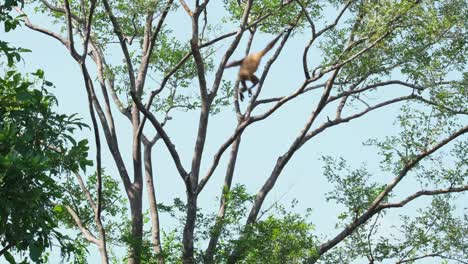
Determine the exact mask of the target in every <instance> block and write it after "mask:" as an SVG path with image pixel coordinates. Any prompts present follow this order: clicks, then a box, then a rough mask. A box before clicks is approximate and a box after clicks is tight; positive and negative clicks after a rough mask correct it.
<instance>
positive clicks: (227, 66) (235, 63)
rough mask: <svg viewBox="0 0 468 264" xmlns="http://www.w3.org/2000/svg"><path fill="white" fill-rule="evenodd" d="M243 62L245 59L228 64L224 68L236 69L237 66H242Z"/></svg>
mask: <svg viewBox="0 0 468 264" xmlns="http://www.w3.org/2000/svg"><path fill="white" fill-rule="evenodd" d="M243 61H244V59H242V60H238V61H233V62H230V63H228V64H226V66H224V68H231V67H235V66H240V65H241V64H242V62H243Z"/></svg>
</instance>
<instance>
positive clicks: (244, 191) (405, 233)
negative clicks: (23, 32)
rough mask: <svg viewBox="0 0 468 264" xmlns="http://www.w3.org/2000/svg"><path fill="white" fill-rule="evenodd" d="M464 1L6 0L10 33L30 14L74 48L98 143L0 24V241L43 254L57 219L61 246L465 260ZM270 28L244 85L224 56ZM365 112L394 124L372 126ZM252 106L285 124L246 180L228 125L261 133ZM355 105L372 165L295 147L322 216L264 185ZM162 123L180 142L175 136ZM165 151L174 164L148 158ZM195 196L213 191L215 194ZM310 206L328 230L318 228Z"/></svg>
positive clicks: (39, 257) (170, 257) (140, 259)
mask: <svg viewBox="0 0 468 264" xmlns="http://www.w3.org/2000/svg"><path fill="white" fill-rule="evenodd" d="M467 13H468V3H467V2H466V1H464V0H449V1H436V0H400V1H394V0H378V1H375V0H329V1H319V0H289V1H284V0H261V1H253V0H236V1H234V0H223V1H210V0H194V1H184V0H178V1H174V0H159V1H155V0H137V1H127V0H116V1H109V0H102V1H100V0H37V1H25V3H22V2H19V1H6V2H5V4H3V5H2V6H1V7H0V15H1V21H2V23H3V24H4V28H5V31H6V32H8V31H10V30H13V29H15V28H16V27H17V26H18V25H22V26H24V27H26V28H28V29H29V30H32V31H35V32H39V33H41V34H42V35H43V36H44V37H48V38H51V39H53V40H55V41H56V42H57V43H58V44H59V45H57V47H55V48H54V49H50V56H53V55H56V54H63V53H58V52H57V51H58V50H59V47H60V48H62V49H64V50H66V51H67V53H68V54H69V57H70V59H71V60H72V61H73V62H74V63H76V65H77V66H78V67H76V69H78V70H77V71H76V74H77V75H80V76H82V80H83V82H82V83H81V84H79V85H77V86H78V87H82V91H83V95H84V97H86V100H87V103H88V104H87V105H86V106H83V105H76V109H77V111H80V113H86V114H87V115H88V114H89V117H90V122H89V125H88V126H89V127H90V128H91V129H92V131H93V137H92V138H90V139H89V141H90V142H93V144H94V146H93V149H92V153H91V154H92V155H90V157H88V151H89V149H88V144H87V142H88V140H77V139H76V138H77V136H76V129H77V128H83V127H88V126H87V125H85V124H84V123H83V121H82V120H81V119H80V118H78V117H77V116H76V115H61V114H57V113H56V111H55V105H56V103H57V99H56V98H55V97H54V96H52V95H51V87H52V83H51V82H49V81H47V80H46V79H45V76H46V75H45V74H44V72H43V71H41V70H37V71H36V72H35V73H33V74H29V75H25V74H22V73H20V72H18V71H17V70H16V69H15V68H14V65H15V63H16V61H18V60H20V58H21V52H26V51H28V50H26V49H21V48H13V47H12V46H11V45H10V44H9V43H7V42H4V41H1V42H0V52H1V54H2V59H3V58H5V59H4V62H5V63H6V64H5V66H6V69H7V70H6V71H5V72H6V73H5V75H4V76H5V77H3V78H1V79H0V83H1V84H2V91H1V93H0V103H1V104H0V116H1V117H2V119H1V120H2V123H1V126H0V139H1V141H0V195H1V198H2V200H3V201H7V202H5V203H3V204H1V205H0V209H1V210H0V213H1V215H0V216H1V221H0V234H1V235H2V237H0V245H2V246H3V249H0V250H1V251H0V256H4V257H5V258H6V259H7V260H8V261H9V262H11V263H15V261H16V260H15V259H19V258H18V256H21V258H23V259H24V260H23V261H24V262H29V261H31V262H47V260H48V258H47V256H48V254H49V252H52V253H53V252H54V251H55V250H57V248H56V247H54V245H52V243H51V242H50V241H51V237H53V239H55V240H54V241H59V242H60V243H59V244H60V245H59V246H58V248H60V249H62V252H64V253H63V255H64V260H63V261H70V262H73V263H87V262H89V261H90V259H92V260H93V261H95V260H97V259H98V258H99V259H100V261H101V262H102V263H121V262H123V261H125V262H127V263H129V264H134V263H379V262H386V261H389V262H392V263H393V262H395V263H416V262H421V263H424V261H427V260H428V259H429V260H434V259H435V260H437V261H443V262H444V263H465V262H466V256H468V240H467V237H466V236H465V234H466V231H468V214H467V212H466V208H462V207H463V206H460V204H462V203H463V202H464V201H466V198H467V191H468V171H467V167H468V162H467V157H468V155H467V150H468V140H467V137H466V133H467V132H468V126H467V124H466V121H467V114H468V91H467V87H468V86H467V83H468V82H467V78H468V75H467V73H466V66H467V65H466V60H467V55H468V52H467V51H468V45H467V38H466V36H467V35H468V34H467V33H468V32H467V28H468V20H467V19H466V14H467ZM186 22H187V23H186ZM188 22H190V24H188ZM185 23H186V24H185ZM276 36H280V39H279V41H278V43H276V45H275V46H274V48H273V49H272V50H271V51H270V52H269V53H268V54H267V55H266V56H265V57H264V59H263V63H262V64H261V67H260V68H259V69H258V70H257V75H258V79H259V82H258V84H257V85H256V86H255V87H254V88H253V90H252V91H253V94H252V95H251V96H250V97H249V98H248V100H245V101H244V102H241V101H240V100H239V98H240V97H239V91H240V90H241V88H240V87H242V86H241V85H242V82H240V80H239V78H237V79H236V77H235V75H233V74H231V73H230V72H228V71H227V70H226V69H225V66H226V65H227V64H228V63H229V62H231V61H234V60H236V59H237V58H238V57H242V56H246V55H248V54H250V53H252V52H254V51H256V50H257V47H261V45H264V44H263V43H266V42H267V41H265V39H273V38H274V37H276ZM287 52H290V53H287ZM32 53H34V49H32ZM285 53H287V54H288V55H287V58H285V57H286V55H285ZM289 54H292V55H289ZM26 63H27V62H26ZM275 67H281V72H280V74H277V73H276V72H275V70H274V68H275ZM53 74H54V73H47V76H53ZM295 76H300V77H299V78H296V77H295ZM284 83H286V84H287V86H288V87H287V88H284V89H280V87H279V86H282V85H283V84H284ZM58 89H61V87H58ZM58 100H60V98H59V99H58ZM304 102H305V103H304ZM291 105H300V106H301V107H299V108H300V109H298V111H296V112H294V111H293V110H292V109H291ZM395 107H397V108H398V109H399V112H398V114H397V115H394V116H392V115H391V114H390V113H389V112H390V110H391V109H395ZM58 110H60V107H59V108H58ZM385 112H387V113H385ZM181 113H183V114H184V115H186V116H189V119H190V120H192V121H193V122H194V123H196V125H195V127H196V129H193V130H192V129H187V127H189V126H188V124H187V121H186V120H185V121H184V119H180V120H178V119H177V118H176V117H180V116H181V115H180V114H181ZM281 113H286V115H281ZM216 115H221V116H222V118H223V120H224V125H225V127H224V129H226V130H227V131H228V133H229V134H228V135H222V136H223V138H222V139H221V140H222V141H221V143H220V140H214V138H215V136H214V135H213V134H212V133H211V134H210V132H212V131H213V130H212V129H213V125H212V122H213V121H210V120H213V119H214V118H215V116H216ZM372 115H377V116H379V115H380V117H381V119H384V120H382V122H386V123H390V124H392V123H393V126H394V128H395V131H397V132H396V133H392V131H389V133H388V134H386V136H385V137H378V138H374V137H373V133H372V132H373V129H374V128H375V127H376V125H375V124H373V123H372V122H370V121H369V119H368V117H369V116H372ZM285 116H286V118H297V119H298V120H302V121H301V122H302V126H301V128H300V129H297V128H294V127H288V126H287V125H283V124H286V122H284V120H281V118H285ZM120 117H122V118H120ZM267 120H274V121H275V122H277V123H278V124H281V125H280V126H278V127H279V130H280V131H279V133H278V135H279V137H278V138H275V142H274V143H275V144H278V145H281V146H282V153H281V154H279V155H278V156H277V157H276V158H275V159H272V160H271V161H270V163H269V164H270V165H269V167H268V168H267V169H266V171H262V173H261V175H256V173H255V175H252V176H251V177H255V179H256V180H258V179H259V180H260V181H261V184H260V188H259V189H258V190H255V191H254V192H253V193H252V192H251V191H250V190H251V188H249V185H250V184H251V182H249V181H246V182H238V181H236V177H239V174H240V172H239V171H240V169H239V168H240V167H241V166H242V163H241V159H240V158H241V157H242V155H252V154H251V153H245V152H241V151H240V149H241V148H242V147H243V146H244V145H245V144H243V143H244V142H243V141H242V139H243V138H245V137H247V135H246V134H247V133H251V132H252V133H254V134H255V137H267V136H268V135H269V134H272V135H273V134H274V131H265V130H261V129H258V127H260V126H257V125H256V124H263V123H265V122H267ZM358 120H359V121H358ZM184 122H185V123H184ZM354 122H360V124H363V126H365V127H366V130H368V131H369V135H370V136H368V137H367V138H368V140H367V141H365V142H363V143H364V145H365V148H366V149H367V151H372V152H373V153H374V155H375V156H378V158H376V160H380V162H376V164H373V166H372V167H375V168H377V170H374V169H371V168H370V166H368V164H366V162H367V161H366V160H361V161H362V162H363V165H361V166H359V165H356V164H353V163H351V162H348V161H347V160H346V159H344V158H342V157H340V156H338V155H336V153H323V154H322V155H321V156H322V158H321V162H322V164H323V168H322V170H318V169H317V168H313V167H311V166H310V164H304V165H303V166H302V165H301V167H304V168H305V169H304V170H305V171H304V172H303V173H304V174H307V175H311V174H313V177H314V178H312V179H309V180H308V182H307V184H308V187H307V188H308V190H310V192H317V190H319V189H321V188H324V187H325V186H321V185H320V184H319V182H321V181H319V180H318V179H320V180H322V179H323V180H324V181H327V182H328V184H329V185H327V186H329V187H330V188H329V189H327V191H326V192H324V193H326V194H325V195H324V197H322V199H323V200H325V201H327V206H329V207H336V208H335V209H336V210H337V211H339V213H338V214H337V215H326V213H327V212H328V211H327V210H324V208H322V207H319V206H318V204H320V203H318V202H317V201H313V200H307V201H304V200H300V199H294V200H293V201H291V203H287V202H285V201H281V199H279V201H274V202H273V203H272V204H271V205H270V203H267V202H266V201H271V199H272V198H271V197H270V196H271V195H270V196H269V194H270V193H271V192H272V190H273V189H274V187H276V186H277V185H278V183H277V182H278V179H280V178H281V179H288V178H291V177H290V176H291V175H290V174H288V173H287V169H286V168H287V167H288V166H292V164H291V163H292V162H294V160H295V159H297V157H299V156H301V155H309V156H311V154H310V149H307V147H306V146H307V145H310V144H312V143H313V142H320V140H321V138H322V136H321V135H322V134H328V133H330V131H332V130H334V129H336V130H338V131H343V132H342V133H341V134H340V137H342V138H347V137H350V135H349V134H347V133H349V132H344V131H345V130H344V129H345V126H344V125H345V124H347V123H354ZM168 126H170V127H176V129H177V130H178V131H182V132H183V134H184V135H185V137H188V138H192V139H193V144H192V143H190V144H191V145H190V146H189V148H187V146H181V143H180V142H178V141H177V140H176V138H175V137H174V134H175V133H173V130H171V129H170V128H168ZM128 128H130V130H129V131H131V133H128V134H126V133H124V132H123V131H125V130H124V129H128ZM291 131H293V135H294V136H292V137H291V136H286V135H287V133H290V132H291ZM171 132H172V133H171ZM274 135H275V137H276V135H277V134H274ZM281 135H284V136H281ZM288 135H289V134H288ZM127 142H128V144H130V146H131V149H129V148H125V147H123V146H126V145H124V143H125V144H126V143H127ZM158 142H160V143H159V144H157V143H158ZM276 142H280V143H276ZM346 147H347V146H346V145H343V146H342V148H346ZM187 149H188V151H187ZM213 149H214V150H213ZM258 151H259V153H262V152H263V153H268V152H269V150H268V149H259V150H258ZM361 151H362V150H356V151H355V152H356V153H355V155H356V156H357V157H361V156H363V155H362V154H361ZM306 152H307V153H306ZM153 153H157V155H156V156H153ZM304 153H305V154H304ZM252 156H253V155H252ZM91 157H92V158H91ZM262 157H263V156H260V157H257V156H255V157H250V156H249V158H255V159H262ZM90 159H93V160H94V162H91V161H90ZM106 159H107V160H109V162H106V161H105V160H106ZM168 159H169V160H170V162H171V164H170V165H168V168H169V169H170V171H171V172H170V173H158V172H159V171H158V168H160V167H163V166H166V165H163V164H161V163H163V162H164V161H165V160H168ZM362 159H365V158H362ZM103 160H104V161H103ZM370 162H374V160H371V161H370ZM308 165H309V166H308ZM249 171H253V168H249ZM251 174H254V173H251ZM223 176H224V180H223V181H222V180H219V181H216V180H215V179H214V178H216V177H223ZM167 177H177V179H174V181H173V182H174V184H173V186H171V188H173V189H174V190H180V191H183V192H185V195H184V196H183V197H176V198H175V199H174V201H173V202H171V203H167V202H164V203H161V202H159V200H158V199H159V198H157V197H158V195H160V193H159V192H170V191H173V190H166V189H160V188H159V185H158V182H160V180H161V179H162V178H167ZM208 183H218V184H221V185H220V186H217V188H218V189H219V191H218V192H215V193H213V189H211V187H208ZM202 194H204V195H205V194H206V195H208V196H210V197H213V198H214V197H216V200H217V208H216V209H215V210H213V208H212V207H210V205H207V204H205V203H202V202H201V198H200V196H201V195H202ZM146 199H147V201H146ZM269 199H270V200H269ZM423 201H425V203H424V202H423ZM460 201H462V202H460ZM298 204H306V205H307V207H310V209H307V210H295V208H296V206H297V205H298ZM314 212H319V214H320V215H321V216H320V217H323V218H325V219H330V221H333V222H334V223H336V226H335V230H334V231H333V232H324V231H323V230H320V229H319V228H318V227H317V226H316V225H315V222H314V218H313V217H312V215H314ZM322 212H323V213H322ZM395 212H396V213H395ZM396 214H399V215H396ZM315 215H317V214H315ZM165 217H167V218H168V219H171V220H170V224H167V223H163V222H162V221H161V219H164V218H165ZM395 219H398V220H395ZM395 221H396V223H397V224H394V225H392V223H395ZM59 229H63V230H65V232H58V230H59ZM70 238H71V239H73V240H74V243H73V244H69V243H68V242H67V241H69V239H70ZM91 248H96V249H97V250H98V251H97V252H98V253H91V254H90V253H88V250H89V249H91ZM123 252H124V253H123ZM15 254H16V255H15ZM97 255H99V257H98V256H97ZM25 256H26V257H25ZM28 256H29V257H28ZM67 257H70V258H67Z"/></svg>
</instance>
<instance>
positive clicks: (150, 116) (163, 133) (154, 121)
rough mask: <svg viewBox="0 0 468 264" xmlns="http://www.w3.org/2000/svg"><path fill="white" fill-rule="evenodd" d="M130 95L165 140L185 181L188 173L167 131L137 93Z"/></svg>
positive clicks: (132, 92)
mask: <svg viewBox="0 0 468 264" xmlns="http://www.w3.org/2000/svg"><path fill="white" fill-rule="evenodd" d="M130 94H131V96H132V99H133V101H134V102H135V104H136V106H137V107H138V110H139V111H141V112H142V113H143V114H144V115H145V116H146V118H148V119H149V120H150V122H151V123H152V124H153V126H154V128H155V129H156V131H157V132H158V134H159V135H160V136H161V138H162V139H163V141H164V144H165V145H166V147H167V149H168V150H169V153H170V154H171V156H172V159H173V160H174V163H175V165H176V167H177V170H178V171H179V174H180V176H181V177H182V179H183V180H184V181H185V180H186V177H187V176H188V173H187V171H185V169H184V167H183V166H182V162H181V161H180V157H179V153H177V150H176V149H175V145H174V144H173V143H172V141H171V139H170V138H169V136H168V135H167V133H166V131H164V128H163V127H162V125H161V124H160V123H159V122H158V120H157V119H156V118H155V117H154V115H153V114H152V113H151V112H149V111H148V110H147V109H146V108H145V106H144V105H143V104H142V103H141V101H140V100H139V99H138V97H137V96H136V94H135V91H131V92H130Z"/></svg>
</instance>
